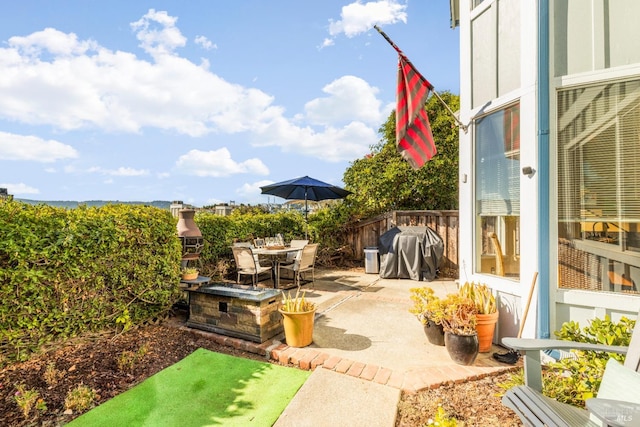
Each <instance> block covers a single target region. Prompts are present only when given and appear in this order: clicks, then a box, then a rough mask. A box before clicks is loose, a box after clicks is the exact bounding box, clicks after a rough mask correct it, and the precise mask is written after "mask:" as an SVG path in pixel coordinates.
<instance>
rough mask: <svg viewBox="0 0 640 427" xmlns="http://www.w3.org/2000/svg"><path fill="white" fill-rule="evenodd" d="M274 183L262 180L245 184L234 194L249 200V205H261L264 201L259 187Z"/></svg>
mask: <svg viewBox="0 0 640 427" xmlns="http://www.w3.org/2000/svg"><path fill="white" fill-rule="evenodd" d="M273 183H274V181H269V180H263V181H257V182H254V183H245V184H243V185H242V187H240V188H238V189H237V190H236V193H237V194H238V195H239V196H240V197H242V198H244V199H247V200H250V201H251V203H261V202H264V201H265V197H266V196H263V195H262V190H261V189H260V187H264V186H265V185H269V184H273Z"/></svg>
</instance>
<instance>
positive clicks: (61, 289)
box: [0, 200, 344, 365]
mask: <svg viewBox="0 0 640 427" xmlns="http://www.w3.org/2000/svg"><path fill="white" fill-rule="evenodd" d="M341 216H342V215H341V214H340V213H339V211H337V210H336V211H333V210H331V209H324V210H321V211H319V212H317V213H314V214H311V215H309V226H308V227H309V228H308V233H309V239H310V240H312V241H314V242H317V243H320V245H321V248H323V250H329V251H330V250H331V248H333V247H337V246H339V245H340V244H341V242H340V241H341V236H343V235H344V233H341V231H340V230H341V227H342V225H341ZM195 220H196V223H197V224H198V227H199V228H200V231H201V232H202V235H203V237H204V240H205V246H204V249H203V252H202V254H201V256H200V259H199V260H198V261H197V263H198V266H199V267H200V269H201V272H202V274H204V275H207V276H210V277H212V279H213V280H219V279H221V278H228V277H229V276H230V275H232V274H231V273H233V271H234V270H233V265H232V260H233V256H232V253H231V245H232V244H233V242H235V241H250V240H252V239H253V238H255V237H267V236H275V235H276V234H278V233H281V234H282V235H283V237H284V239H285V241H289V240H291V239H299V238H303V237H304V235H305V228H306V225H305V220H304V216H303V215H302V214H301V213H300V212H296V211H286V212H279V213H274V214H268V213H245V214H232V215H231V216H228V217H222V216H217V215H214V214H212V213H207V212H199V213H198V214H197V215H196V217H195ZM176 222H177V219H176V218H173V217H172V216H171V214H170V212H169V211H167V210H162V209H158V208H154V207H147V206H139V205H122V204H114V205H106V206H103V207H100V208H96V207H86V206H80V207H78V208H76V209H64V208H55V207H51V206H48V205H37V206H33V205H29V204H24V203H21V202H17V201H10V200H4V201H0V301H1V302H0V365H1V364H2V359H3V356H4V358H7V359H10V360H15V359H17V360H22V359H24V358H26V357H28V355H29V354H30V353H32V352H34V351H37V350H38V348H39V347H40V346H42V345H43V344H46V343H48V342H51V341H55V340H61V339H64V338H68V337H71V336H76V335H79V334H81V333H83V332H93V331H100V330H103V329H109V328H113V327H119V328H127V327H130V326H131V325H134V324H140V323H142V322H144V321H146V320H149V319H152V318H154V317H156V316H158V315H160V314H162V313H164V312H166V311H168V310H169V309H170V308H171V307H172V306H173V304H174V303H175V302H176V301H177V300H179V299H180V297H181V292H180V289H179V287H178V284H179V282H180V277H179V275H180V271H179V270H180V260H181V245H180V240H179V239H178V238H177V230H176Z"/></svg>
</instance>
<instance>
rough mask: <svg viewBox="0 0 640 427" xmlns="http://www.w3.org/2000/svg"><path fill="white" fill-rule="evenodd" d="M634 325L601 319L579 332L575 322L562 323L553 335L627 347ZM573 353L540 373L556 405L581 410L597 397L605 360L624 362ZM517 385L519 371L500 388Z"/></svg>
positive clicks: (602, 355)
mask: <svg viewBox="0 0 640 427" xmlns="http://www.w3.org/2000/svg"><path fill="white" fill-rule="evenodd" d="M635 324H636V321H635V320H630V319H628V318H626V317H622V318H621V319H620V321H619V322H617V323H614V322H612V321H611V319H610V318H609V316H605V318H604V319H595V320H592V321H591V322H589V325H588V326H586V327H584V328H582V329H581V328H580V325H579V324H578V323H576V322H573V321H571V322H567V323H564V324H563V325H562V328H561V329H560V331H557V332H556V333H555V335H556V337H558V338H559V339H563V340H568V341H576V342H586V343H592V344H606V345H621V346H628V345H629V342H630V341H631V334H632V333H633V328H634V326H635ZM575 353H576V356H577V357H576V358H575V359H573V358H565V359H561V360H559V361H557V362H553V363H550V364H549V365H547V369H545V370H544V371H543V378H542V380H543V384H544V387H543V393H544V394H545V395H546V396H549V397H551V398H553V399H555V400H557V401H559V402H563V403H568V404H571V405H574V406H578V407H584V404H585V401H586V400H587V399H590V398H592V397H595V396H596V395H597V390H598V389H599V388H600V383H601V382H602V375H603V374H604V368H605V366H606V363H607V361H608V360H609V359H610V358H614V359H616V360H618V361H620V362H624V355H620V354H617V353H605V352H598V351H577V350H576V351H575ZM519 384H524V376H523V375H522V371H520V372H519V373H517V374H514V376H512V378H511V380H510V381H509V382H508V383H507V384H503V385H501V387H502V388H504V389H505V390H506V389H509V388H511V387H513V386H515V385H519Z"/></svg>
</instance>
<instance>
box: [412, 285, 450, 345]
mask: <svg viewBox="0 0 640 427" xmlns="http://www.w3.org/2000/svg"><path fill="white" fill-rule="evenodd" d="M409 291H410V292H411V295H410V298H411V300H412V301H413V303H414V304H413V307H412V308H411V309H410V310H409V312H410V313H413V314H415V315H416V317H417V318H418V320H419V321H420V323H422V325H423V327H424V333H425V335H426V336H427V339H428V340H429V342H430V343H431V344H434V345H444V329H443V327H442V317H443V316H444V309H445V305H444V301H443V300H442V299H441V298H439V297H438V296H436V295H435V292H434V290H433V289H431V288H429V287H422V288H411V289H409Z"/></svg>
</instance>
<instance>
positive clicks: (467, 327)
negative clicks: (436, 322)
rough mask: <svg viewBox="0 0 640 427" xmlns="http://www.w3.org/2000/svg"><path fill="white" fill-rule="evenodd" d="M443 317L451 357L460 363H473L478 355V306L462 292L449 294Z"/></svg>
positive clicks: (447, 346) (445, 338)
mask: <svg viewBox="0 0 640 427" xmlns="http://www.w3.org/2000/svg"><path fill="white" fill-rule="evenodd" d="M443 304H444V305H445V306H446V308H445V310H444V314H443V317H442V326H443V327H444V342H445V347H446V348H447V352H448V353H449V356H450V357H451V359H452V360H453V361H454V362H456V363H458V364H459V365H471V364H473V362H474V361H475V360H476V357H477V356H478V333H477V332H476V322H477V318H476V306H475V303H474V302H473V301H472V300H470V299H469V298H466V297H463V296H462V295H460V294H449V295H447V298H445V299H444V300H443Z"/></svg>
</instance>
